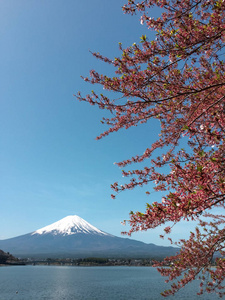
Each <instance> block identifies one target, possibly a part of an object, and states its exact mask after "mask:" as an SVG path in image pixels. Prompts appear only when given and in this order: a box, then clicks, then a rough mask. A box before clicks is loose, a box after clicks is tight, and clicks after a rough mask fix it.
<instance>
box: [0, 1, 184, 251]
mask: <svg viewBox="0 0 225 300" xmlns="http://www.w3.org/2000/svg"><path fill="white" fill-rule="evenodd" d="M124 1H125V0H114V1H105V0H95V1H93V0H82V1H75V0H67V1H62V0H47V1H46V0H39V1H36V0H20V1H18V0H7V1H3V0H2V1H0V36H1V46H0V64H1V66H0V77H1V78H0V79H1V80H0V106H1V110H0V125H1V131H0V182H1V183H0V185H1V188H0V205H1V209H0V239H5V238H9V237H13V236H17V235H21V234H25V233H28V232H31V231H34V230H36V229H38V228H41V227H44V226H46V225H48V224H50V223H53V222H55V221H58V220H59V219H61V218H63V217H65V216H67V215H74V214H76V215H79V216H80V217H82V218H84V219H85V220H86V221H88V222H90V223H91V224H92V225H94V226H96V227H98V228H100V229H102V230H104V231H106V232H109V233H111V234H115V235H117V236H119V235H120V232H121V231H123V230H125V229H126V228H124V226H122V225H121V224H120V222H121V221H123V220H124V219H127V218H128V214H129V211H130V210H133V211H136V210H141V211H143V210H144V208H145V203H146V202H151V201H156V200H160V199H161V196H160V195H159V196H158V195H157V194H156V193H155V194H152V198H149V197H148V196H146V195H145V190H144V189H137V190H134V191H131V192H124V193H121V194H120V195H118V196H117V198H116V199H115V200H112V199H111V198H110V194H111V192H112V191H111V189H110V184H111V183H114V182H115V181H120V182H121V183H122V182H123V178H122V177H121V172H120V170H119V169H118V167H116V166H115V165H114V164H113V163H114V162H116V161H121V160H123V159H126V158H129V157H131V156H132V155H135V154H140V153H142V152H143V151H144V150H145V148H146V147H148V146H149V145H150V144H151V143H152V142H153V141H154V139H155V138H156V137H157V135H158V130H159V126H158V124H157V123H148V124H147V125H143V126H141V127H137V128H133V129H131V130H128V131H125V130H124V131H121V132H119V133H116V134H113V135H111V136H108V137H107V138H105V139H103V140H100V141H96V140H95V137H96V136H97V135H98V134H99V133H101V132H102V131H104V129H105V128H104V126H103V125H102V124H101V123H100V120H101V118H102V117H103V116H104V111H102V110H98V109H97V108H95V107H93V106H90V105H88V104H86V103H80V102H78V101H77V100H76V98H75V97H73V94H76V93H77V91H81V92H82V94H83V95H85V94H87V93H88V92H89V91H90V90H92V89H93V86H91V85H89V84H87V83H85V82H83V80H82V79H81V78H80V75H84V76H87V75H88V74H89V70H91V69H96V70H98V71H101V72H102V73H104V72H106V73H109V72H111V69H110V68H109V67H108V66H107V65H105V64H104V63H102V62H99V61H97V60H96V59H95V58H93V57H92V55H91V54H90V53H89V50H91V51H98V52H100V53H102V54H104V55H106V56H108V57H112V58H114V57H115V56H117V55H119V50H118V43H119V42H122V43H123V45H124V46H129V45H131V44H133V43H134V42H136V43H138V42H139V40H140V36H141V35H142V34H146V33H147V34H148V36H149V37H151V35H152V33H151V32H148V31H147V29H145V27H144V26H141V25H140V20H139V16H135V17H131V16H128V15H124V14H123V12H122V9H121V6H122V5H123V4H124ZM152 38H154V36H153V35H152ZM100 89H102V88H100ZM97 90H99V89H98V88H97ZM186 226H187V223H186V224H184V225H181V226H179V227H177V229H176V231H175V234H179V233H181V232H182V233H183V232H184V230H185V228H186ZM127 229H128V228H127ZM160 232H161V229H157V230H155V231H148V232H145V233H139V234H135V235H133V236H132V237H133V238H135V239H138V240H142V241H144V242H147V243H155V244H161V245H168V242H167V241H166V240H165V241H163V240H161V239H159V238H158V235H159V233H160Z"/></svg>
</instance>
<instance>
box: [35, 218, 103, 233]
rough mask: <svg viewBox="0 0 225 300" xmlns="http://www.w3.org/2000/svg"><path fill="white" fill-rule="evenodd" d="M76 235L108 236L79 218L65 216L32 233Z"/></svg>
mask: <svg viewBox="0 0 225 300" xmlns="http://www.w3.org/2000/svg"><path fill="white" fill-rule="evenodd" d="M77 233H85V234H98V235H108V234H107V233H105V232H103V231H101V230H99V229H98V228H96V227H94V226H92V225H91V224H89V223H88V222H86V221H85V220H84V219H82V218H80V217H79V216H76V215H74V216H67V217H65V218H63V219H61V220H59V221H57V222H55V223H52V224H51V225H48V226H45V227H43V228H41V229H38V230H36V231H34V232H33V233H32V235H35V234H53V235H58V234H60V235H63V236H65V235H72V234H77Z"/></svg>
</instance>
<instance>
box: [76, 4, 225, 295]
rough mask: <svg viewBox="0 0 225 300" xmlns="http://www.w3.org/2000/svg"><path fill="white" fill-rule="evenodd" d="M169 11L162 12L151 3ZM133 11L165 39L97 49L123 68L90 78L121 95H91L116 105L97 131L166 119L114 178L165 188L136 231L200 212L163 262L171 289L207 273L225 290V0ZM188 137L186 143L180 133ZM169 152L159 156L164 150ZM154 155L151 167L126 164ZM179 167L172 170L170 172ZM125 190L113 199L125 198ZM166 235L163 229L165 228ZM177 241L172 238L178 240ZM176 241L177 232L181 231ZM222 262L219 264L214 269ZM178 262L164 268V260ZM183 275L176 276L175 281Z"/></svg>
mask: <svg viewBox="0 0 225 300" xmlns="http://www.w3.org/2000/svg"><path fill="white" fill-rule="evenodd" d="M153 7H158V9H159V10H161V16H160V17H158V18H154V17H153V16H152V15H151V8H153ZM123 11H124V12H125V13H128V14H132V15H133V14H137V13H139V14H140V22H141V24H142V25H146V26H147V27H148V28H149V30H153V31H154V32H155V39H154V40H149V39H148V37H147V36H146V35H143V36H142V37H141V41H140V43H139V44H133V45H131V46H130V47H128V48H125V49H124V48H123V47H122V44H120V45H119V47H120V50H121V56H120V57H117V58H115V59H113V60H112V59H109V58H107V57H104V56H102V55H101V54H99V53H93V55H94V56H95V57H96V58H98V59H100V60H103V61H104V62H106V63H108V64H110V65H112V67H114V68H115V77H109V76H106V75H102V74H100V73H98V72H96V71H94V70H92V71H91V72H90V77H88V78H84V80H85V81H87V82H89V83H92V84H100V85H102V86H103V88H104V89H105V90H106V91H113V92H116V93H117V97H116V98H113V99H112V98H111V97H108V96H106V95H104V94H97V93H95V92H94V91H92V93H91V94H89V95H87V96H85V97H83V96H82V95H81V94H80V93H78V95H77V97H78V99H79V100H81V101H87V102H89V103H90V104H91V105H97V106H98V107H99V108H100V109H106V110H108V111H110V112H111V114H112V115H111V117H110V118H103V120H102V123H104V124H107V125H108V126H109V127H108V130H106V131H105V132H103V133H102V134H101V135H100V136H99V137H97V139H101V138H102V137H104V136H106V135H108V134H109V133H111V132H116V131H118V130H119V129H121V128H126V129H128V128H130V127H131V126H137V125H139V124H142V123H146V122H148V121H149V120H150V119H157V120H158V121H159V122H160V124H161V132H159V138H158V140H156V141H155V142H154V143H153V144H152V145H150V147H149V148H147V149H146V150H145V152H144V154H141V155H135V156H133V157H131V158H129V159H127V160H124V161H122V162H118V163H117V165H118V166H119V167H122V168H125V170H123V171H122V174H123V176H124V177H127V178H128V182H127V183H124V184H122V185H119V184H118V183H117V182H116V183H114V184H112V189H113V190H114V192H115V193H119V192H121V191H124V190H130V189H134V188H135V187H137V186H144V185H148V186H149V187H150V186H152V183H153V184H155V187H154V190H155V191H159V192H161V193H162V192H163V193H164V197H163V198H162V199H161V197H160V199H159V200H158V202H153V203H152V202H151V190H149V191H147V192H146V193H147V194H149V197H150V198H149V199H150V201H148V202H149V204H147V207H146V211H145V212H143V213H142V212H136V213H133V212H131V213H130V220H129V221H128V223H129V224H130V226H131V229H130V231H129V232H128V234H129V235H131V234H132V233H133V232H135V231H139V230H148V229H151V228H156V227H158V226H160V225H164V224H166V223H167V222H170V223H169V224H172V225H170V226H166V227H165V229H164V234H168V233H170V232H171V230H172V227H173V226H174V225H175V224H176V223H178V222H179V221H182V220H187V221H188V220H193V221H198V224H199V225H198V227H197V228H196V231H195V232H191V233H190V237H189V239H188V240H184V239H182V240H180V241H179V242H177V243H175V244H176V245H178V246H179V247H180V251H179V252H178V254H177V255H176V256H173V257H167V258H165V259H164V261H163V262H158V263H156V264H155V266H157V268H158V270H159V272H160V273H161V274H162V275H163V276H168V281H172V283H171V284H172V285H171V289H169V290H167V291H165V292H163V293H162V295H163V296H168V295H171V294H174V293H175V292H176V291H178V290H179V289H180V288H181V287H184V286H185V285H186V284H187V283H188V282H190V281H192V280H193V279H196V278H200V279H201V283H200V291H199V294H202V293H203V292H204V291H207V292H216V293H217V294H218V295H219V296H221V297H222V296H223V295H224V294H225V292H224V290H223V289H224V283H223V280H224V279H225V258H224V255H225V226H224V224H225V216H224V214H223V209H224V208H225V145H224V138H225V76H224V74H225V72H224V71H225V65H224V61H223V58H224V52H223V51H224V42H225V1H224V0H144V1H141V2H139V1H136V0H129V1H128V3H127V4H126V5H124V6H123ZM181 140H185V141H187V144H186V146H185V149H184V148H181V147H180V146H179V145H180V141H181ZM158 150H160V153H161V152H162V151H163V154H162V155H160V156H157V151H158ZM144 162H145V165H146V166H145V167H144V168H142V167H141V168H134V169H132V170H129V171H126V169H127V167H128V166H129V165H131V164H132V165H138V163H141V165H143V163H144ZM168 169H169V171H167V170H168ZM115 193H114V194H113V195H112V198H115ZM164 234H162V237H164ZM170 240H171V239H170ZM171 243H173V241H172V240H171ZM213 261H214V264H215V267H214V268H211V266H212V263H213ZM165 265H166V266H168V267H167V268H164V266H165ZM175 279H176V281H175V282H174V280H175Z"/></svg>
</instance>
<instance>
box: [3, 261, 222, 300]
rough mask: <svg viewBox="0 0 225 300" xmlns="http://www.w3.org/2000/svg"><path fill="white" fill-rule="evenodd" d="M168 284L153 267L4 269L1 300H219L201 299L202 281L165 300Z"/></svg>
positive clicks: (19, 267) (27, 267) (207, 295)
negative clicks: (164, 294) (199, 289)
mask: <svg viewBox="0 0 225 300" xmlns="http://www.w3.org/2000/svg"><path fill="white" fill-rule="evenodd" d="M164 280H165V278H163V277H161V276H160V274H159V273H158V272H157V270H156V269H155V268H152V267H126V266H124V267H123V266H119V267H64V266H60V267H56V266H10V267H0V300H14V299H15V300H28V299H29V300H32V299H34V300H39V299H45V300H51V299H60V300H61V299H62V300H63V299H65V300H89V299H90V300H95V299H96V300H114V299H115V300H118V299H121V300H126V299H129V300H130V299H135V300H136V299H138V300H144V299H146V300H147V299H148V300H158V299H174V300H176V299H182V300H183V299H191V300H195V299H196V300H200V299H202V300H211V299H213V300H214V299H219V297H217V296H216V295H209V294H205V295H203V296H197V295H196V292H197V291H198V284H199V281H195V282H194V283H192V284H191V285H190V286H188V287H186V288H185V289H182V290H181V291H179V293H178V294H177V295H176V296H174V297H172V296H170V297H167V298H164V297H162V296H161V295H160V292H162V291H163V290H164V289H166V288H168V287H169V285H168V284H166V283H165V282H164Z"/></svg>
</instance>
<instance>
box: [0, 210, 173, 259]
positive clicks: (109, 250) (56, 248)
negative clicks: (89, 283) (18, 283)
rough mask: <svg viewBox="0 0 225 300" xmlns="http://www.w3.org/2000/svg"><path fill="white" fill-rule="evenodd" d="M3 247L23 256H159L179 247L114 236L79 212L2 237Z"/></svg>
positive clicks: (1, 246) (168, 253)
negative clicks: (78, 213) (10, 236)
mask: <svg viewBox="0 0 225 300" xmlns="http://www.w3.org/2000/svg"><path fill="white" fill-rule="evenodd" d="M0 249H3V250H4V251H8V252H10V253H12V254H13V255H15V256H17V257H18V256H19V257H21V258H24V257H32V258H47V257H51V258H56V257H57V258H65V257H68V258H69V257H70V258H84V257H90V256H95V257H108V258H110V257H111V258H112V257H130V258H137V257H138V258H140V257H148V258H159V257H165V256H169V255H174V254H175V253H176V252H177V250H178V249H177V248H173V247H163V246H156V245H154V244H146V243H143V242H139V241H136V240H132V239H128V238H121V237H117V236H114V235H111V234H109V233H106V232H104V231H102V230H99V229H98V228H96V227H94V226H92V225H91V224H89V223H88V222H86V221H85V220H84V219H82V218H80V217H79V216H76V215H75V216H67V217H65V218H63V219H61V220H59V221H58V222H55V223H53V224H51V225H48V226H46V227H43V228H41V229H38V230H36V231H34V232H31V233H28V234H25V235H21V236H18V237H14V238H10V239H6V240H0Z"/></svg>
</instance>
